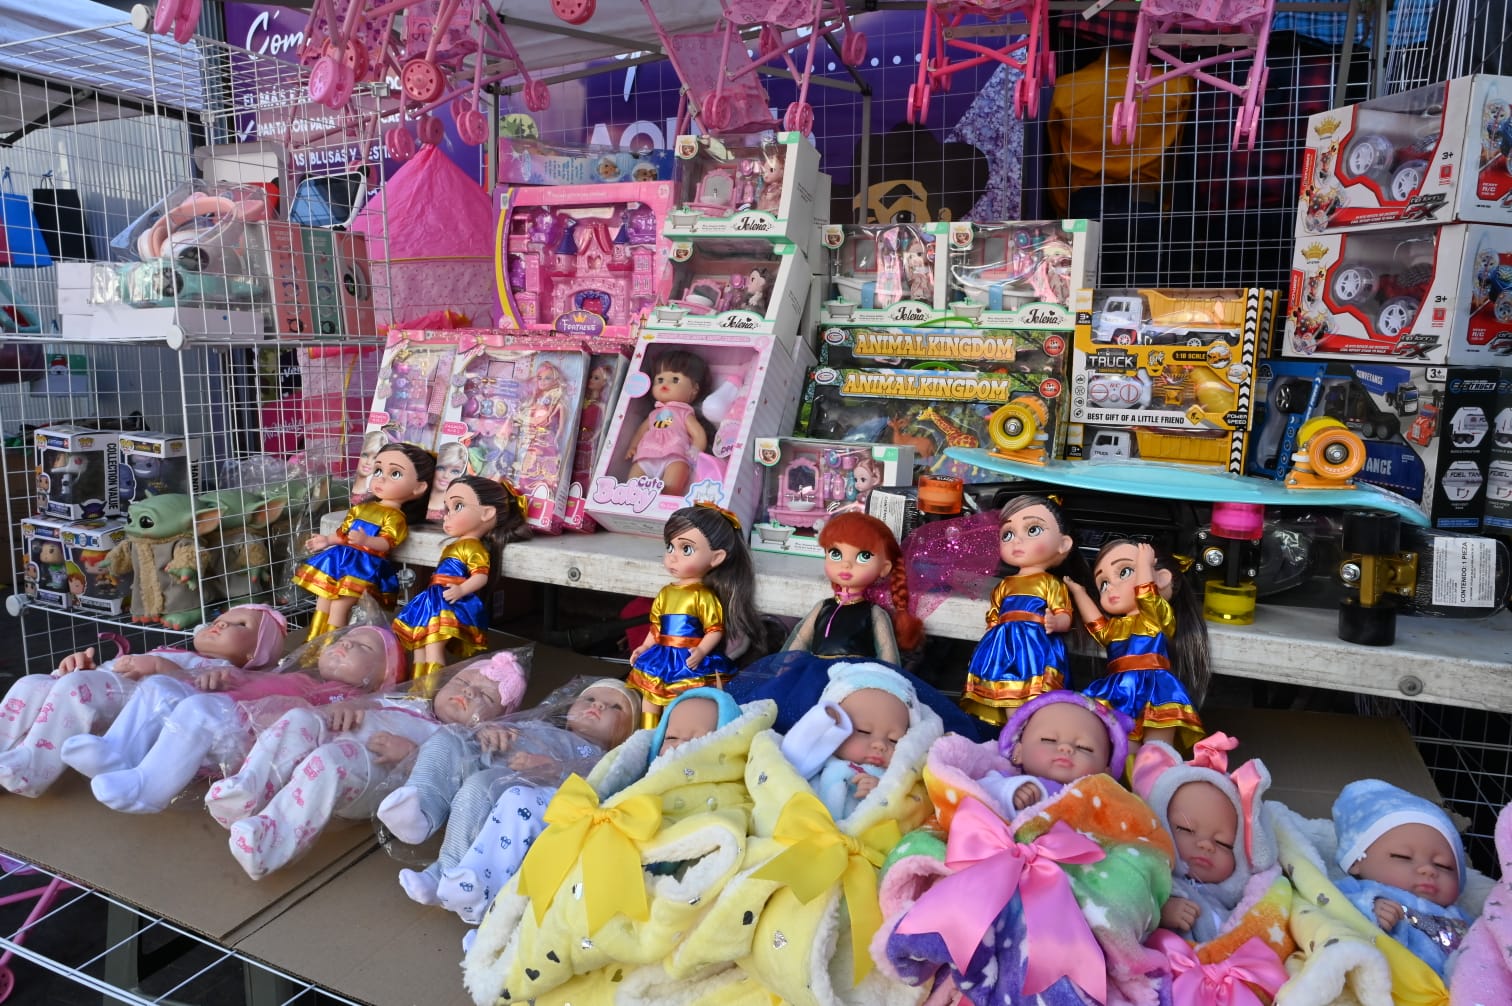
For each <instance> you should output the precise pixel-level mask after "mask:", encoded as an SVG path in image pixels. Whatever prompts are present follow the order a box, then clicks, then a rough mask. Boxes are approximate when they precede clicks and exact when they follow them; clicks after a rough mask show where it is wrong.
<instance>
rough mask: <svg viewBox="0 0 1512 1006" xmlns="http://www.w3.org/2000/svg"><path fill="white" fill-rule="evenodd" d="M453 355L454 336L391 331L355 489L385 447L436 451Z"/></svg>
mask: <svg viewBox="0 0 1512 1006" xmlns="http://www.w3.org/2000/svg"><path fill="white" fill-rule="evenodd" d="M456 355H457V332H456V331H452V330H442V331H421V330H418V329H392V330H390V331H389V336H388V344H387V346H385V347H384V351H383V359H382V360H380V361H379V364H378V383H377V386H376V387H375V388H374V389H373V407H372V409H371V410H369V412H368V417H367V429H366V431H365V432H364V436H363V441H362V453H361V455H360V457H359V460H358V465H357V478H358V480H359V484H358V485H357V486H355V487H354V490H356V491H366V486H365V485H363V484H362V483H363V482H364V481H365V480H366V479H367V476H368V475H370V474H371V473H372V463H371V455H372V454H373V453H376V452H377V450H378V448H379V447H381V446H383V444H385V443H407V444H418V445H419V446H421V447H424V448H425V449H426V450H428V451H430V450H435V448H436V437H437V435H438V431H439V427H440V425H441V417H442V412H443V410H444V409H445V407H446V391H447V388H448V387H449V386H450V381H451V374H452V363H453V361H454V360H455V358H456ZM364 462H366V464H364ZM354 495H355V493H354Z"/></svg>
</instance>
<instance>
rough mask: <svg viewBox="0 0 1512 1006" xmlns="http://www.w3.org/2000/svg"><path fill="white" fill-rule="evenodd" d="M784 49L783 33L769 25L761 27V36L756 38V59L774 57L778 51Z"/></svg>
mask: <svg viewBox="0 0 1512 1006" xmlns="http://www.w3.org/2000/svg"><path fill="white" fill-rule="evenodd" d="M781 48H782V32H780V31H778V30H777V29H776V28H774V27H772V26H771V25H769V24H765V25H762V26H761V34H759V35H757V36H756V58H757V59H758V60H760V59H761V58H762V57H763V56H774V55H776V53H777V50H779V49H781Z"/></svg>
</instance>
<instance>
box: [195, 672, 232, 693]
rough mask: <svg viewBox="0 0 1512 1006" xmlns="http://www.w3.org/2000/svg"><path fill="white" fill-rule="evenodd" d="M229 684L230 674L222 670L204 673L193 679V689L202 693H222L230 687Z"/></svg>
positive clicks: (230, 681) (230, 680)
mask: <svg viewBox="0 0 1512 1006" xmlns="http://www.w3.org/2000/svg"><path fill="white" fill-rule="evenodd" d="M231 683H232V678H231V672H230V671H228V670H225V669H224V668H221V669H219V670H214V671H205V672H204V673H203V674H198V675H196V676H195V678H194V687H195V688H198V689H199V690H200V691H202V692H223V691H225V690H226V689H227V688H229V687H231Z"/></svg>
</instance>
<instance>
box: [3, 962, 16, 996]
mask: <svg viewBox="0 0 1512 1006" xmlns="http://www.w3.org/2000/svg"><path fill="white" fill-rule="evenodd" d="M15 987H16V976H15V975H14V974H13V973H12V972H11V969H10V968H0V1003H3V1002H5V1000H7V999H9V998H10V994H11V992H12V991H13V990H14V989H15Z"/></svg>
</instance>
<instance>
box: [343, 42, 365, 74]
mask: <svg viewBox="0 0 1512 1006" xmlns="http://www.w3.org/2000/svg"><path fill="white" fill-rule="evenodd" d="M341 61H342V62H343V63H345V64H346V65H347V68H348V69H350V70H351V71H352V79H353V80H354V81H360V80H366V79H367V76H368V72H369V70H370V69H371V67H370V66H369V63H368V48H367V46H366V45H364V44H363V42H362V39H360V38H349V39H347V44H346V48H345V49H344V50H342V53H341Z"/></svg>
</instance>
